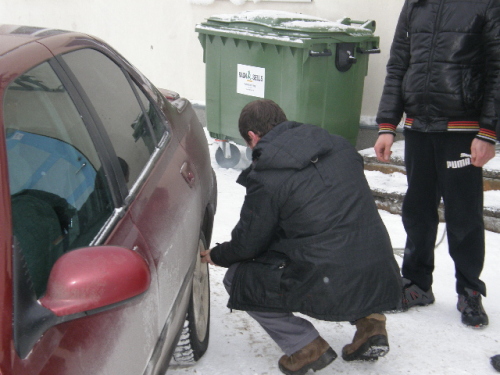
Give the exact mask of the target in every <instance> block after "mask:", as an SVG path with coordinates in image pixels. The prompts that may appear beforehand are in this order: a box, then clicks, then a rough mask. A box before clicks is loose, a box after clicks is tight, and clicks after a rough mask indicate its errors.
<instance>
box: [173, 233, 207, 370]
mask: <svg viewBox="0 0 500 375" xmlns="http://www.w3.org/2000/svg"><path fill="white" fill-rule="evenodd" d="M206 248H207V245H206V241H205V236H204V235H203V233H201V234H200V240H199V242H198V253H200V252H201V251H204V250H206ZM209 281H210V280H209V274H208V263H202V262H201V257H200V256H198V257H197V261H196V266H195V270H194V275H193V286H192V289H191V298H190V301H189V307H188V312H187V316H186V321H185V322H184V326H183V328H182V333H181V336H180V338H179V342H178V343H177V347H176V349H175V351H174V354H173V357H174V358H173V359H174V361H175V362H176V363H177V364H180V365H186V364H193V363H194V362H196V361H198V360H199V359H200V358H201V357H202V356H203V354H205V352H206V351H207V348H208V339H209V335H210V283H209Z"/></svg>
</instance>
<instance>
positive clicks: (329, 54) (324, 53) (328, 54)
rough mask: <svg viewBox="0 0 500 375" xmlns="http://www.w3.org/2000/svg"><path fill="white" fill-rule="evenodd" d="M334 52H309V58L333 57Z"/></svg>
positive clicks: (328, 50) (327, 50) (326, 50)
mask: <svg viewBox="0 0 500 375" xmlns="http://www.w3.org/2000/svg"><path fill="white" fill-rule="evenodd" d="M331 55H332V50H330V49H325V50H324V51H323V52H316V51H309V56H311V57H322V56H331Z"/></svg>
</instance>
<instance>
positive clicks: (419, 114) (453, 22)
mask: <svg viewBox="0 0 500 375" xmlns="http://www.w3.org/2000/svg"><path fill="white" fill-rule="evenodd" d="M499 72H500V0H406V1H405V4H404V6H403V10H402V12H401V15H400V18H399V21H398V25H397V28H396V33H395V36H394V41H393V44H392V47H391V56H390V59H389V62H388V65H387V77H386V82H385V87H384V91H383V95H382V99H381V102H380V106H379V111H378V115H377V122H378V123H379V124H380V125H381V126H380V130H381V132H392V131H394V130H395V127H396V125H397V124H398V123H399V121H400V120H401V117H402V115H403V112H405V113H406V115H407V118H408V120H407V122H406V123H405V127H406V128H411V129H412V130H417V131H425V132H441V131H471V132H472V131H475V132H478V131H479V133H478V135H477V137H479V138H481V139H483V140H487V141H490V142H494V139H495V128H494V118H495V111H494V92H495V90H496V88H497V87H498V85H497V84H496V82H497V79H498V78H497V76H498V74H499Z"/></svg>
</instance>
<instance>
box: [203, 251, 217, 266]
mask: <svg viewBox="0 0 500 375" xmlns="http://www.w3.org/2000/svg"><path fill="white" fill-rule="evenodd" d="M210 251H212V249H209V250H205V251H202V252H201V253H200V256H201V263H209V264H211V265H212V266H215V263H214V262H212V258H210Z"/></svg>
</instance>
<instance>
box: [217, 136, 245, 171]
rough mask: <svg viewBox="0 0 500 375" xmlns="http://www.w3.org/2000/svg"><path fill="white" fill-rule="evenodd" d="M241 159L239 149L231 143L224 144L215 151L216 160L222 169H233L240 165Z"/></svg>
mask: <svg viewBox="0 0 500 375" xmlns="http://www.w3.org/2000/svg"><path fill="white" fill-rule="evenodd" d="M227 146H229V147H227ZM240 158H241V153H240V150H239V148H238V147H236V146H235V145H233V144H232V143H229V142H223V143H222V145H221V147H219V148H218V149H217V151H215V160H216V161H217V164H219V165H220V166H221V167H222V168H233V167H234V166H236V164H238V163H239V161H240Z"/></svg>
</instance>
